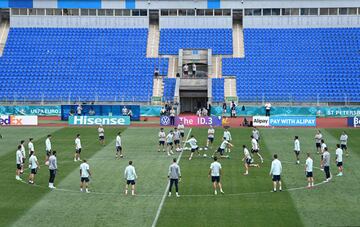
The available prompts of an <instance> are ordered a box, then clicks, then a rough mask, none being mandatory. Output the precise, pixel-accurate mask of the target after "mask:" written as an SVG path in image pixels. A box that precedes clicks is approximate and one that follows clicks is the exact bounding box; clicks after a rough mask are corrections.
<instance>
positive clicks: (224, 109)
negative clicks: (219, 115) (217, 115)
mask: <svg viewBox="0 0 360 227" xmlns="http://www.w3.org/2000/svg"><path fill="white" fill-rule="evenodd" d="M222 109H223V115H225V114H226V109H227V106H226V102H224V103H223V105H222Z"/></svg>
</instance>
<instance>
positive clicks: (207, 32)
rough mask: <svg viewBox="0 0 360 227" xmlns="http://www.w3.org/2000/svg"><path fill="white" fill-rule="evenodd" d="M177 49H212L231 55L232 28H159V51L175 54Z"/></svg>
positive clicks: (214, 51)
mask: <svg viewBox="0 0 360 227" xmlns="http://www.w3.org/2000/svg"><path fill="white" fill-rule="evenodd" d="M179 49H212V53H213V54H216V55H218V54H222V55H232V53H233V47H232V30H231V29H161V30H160V50H159V53H160V54H163V55H166V54H167V55H177V54H178V53H179Z"/></svg>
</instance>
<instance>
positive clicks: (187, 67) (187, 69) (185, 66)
mask: <svg viewBox="0 0 360 227" xmlns="http://www.w3.org/2000/svg"><path fill="white" fill-rule="evenodd" d="M183 70H184V75H185V76H186V77H187V76H188V75H189V66H188V65H187V64H185V65H184V67H183Z"/></svg>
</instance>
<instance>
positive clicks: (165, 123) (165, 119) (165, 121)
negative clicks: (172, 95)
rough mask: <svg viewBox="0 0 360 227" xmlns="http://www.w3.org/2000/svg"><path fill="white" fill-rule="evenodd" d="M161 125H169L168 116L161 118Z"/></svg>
mask: <svg viewBox="0 0 360 227" xmlns="http://www.w3.org/2000/svg"><path fill="white" fill-rule="evenodd" d="M160 124H161V125H170V118H169V117H168V116H162V117H161V118H160Z"/></svg>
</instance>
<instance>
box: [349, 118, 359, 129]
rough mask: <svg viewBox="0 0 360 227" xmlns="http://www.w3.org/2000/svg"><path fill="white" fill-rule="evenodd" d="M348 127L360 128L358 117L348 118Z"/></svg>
mask: <svg viewBox="0 0 360 227" xmlns="http://www.w3.org/2000/svg"><path fill="white" fill-rule="evenodd" d="M348 126H349V127H355V128H356V127H360V117H349V118H348Z"/></svg>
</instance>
